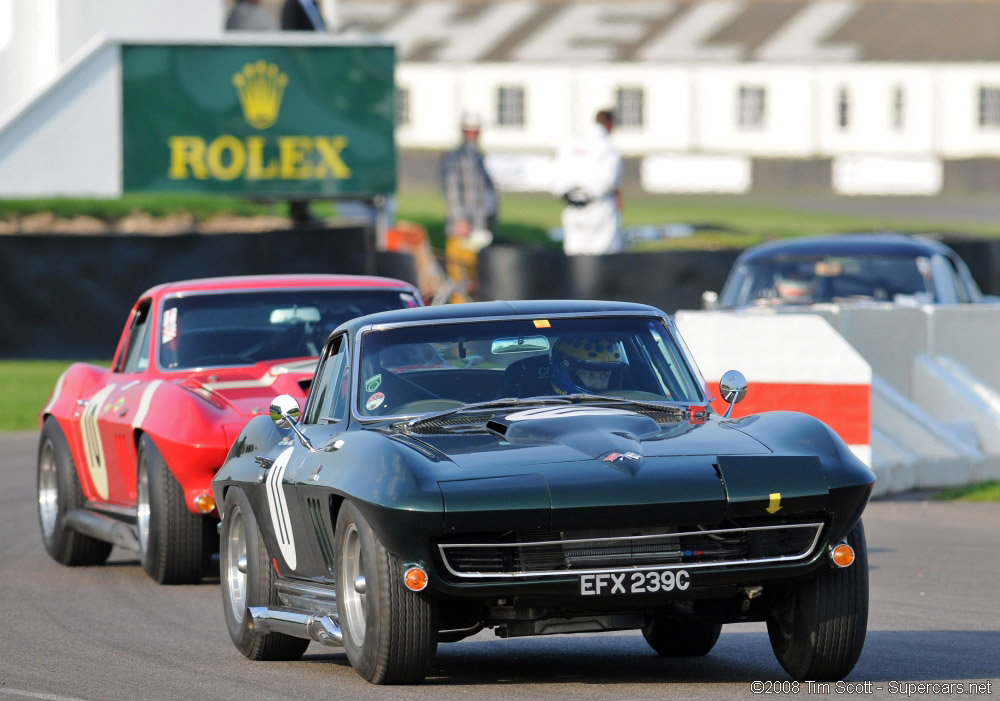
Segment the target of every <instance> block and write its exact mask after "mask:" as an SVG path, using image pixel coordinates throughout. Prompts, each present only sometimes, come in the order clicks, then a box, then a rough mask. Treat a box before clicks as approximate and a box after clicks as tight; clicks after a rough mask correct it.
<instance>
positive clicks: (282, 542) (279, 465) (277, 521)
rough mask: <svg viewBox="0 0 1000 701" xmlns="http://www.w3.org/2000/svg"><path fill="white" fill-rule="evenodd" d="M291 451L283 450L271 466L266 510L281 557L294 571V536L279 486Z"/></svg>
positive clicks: (286, 504) (283, 492)
mask: <svg viewBox="0 0 1000 701" xmlns="http://www.w3.org/2000/svg"><path fill="white" fill-rule="evenodd" d="M292 451H293V449H292V448H287V449H285V451H284V452H282V453H281V455H279V456H278V457H277V459H276V460H275V461H274V464H273V465H271V471H270V472H269V473H268V475H267V508H268V509H270V510H271V525H272V526H274V536H275V538H277V540H278V548H279V549H280V550H281V557H282V558H283V559H284V560H285V563H286V564H287V565H288V566H289V567H290V568H292V569H293V570H294V569H295V561H296V559H295V536H293V535H292V519H291V518H290V517H289V515H288V502H287V501H286V500H285V490H284V488H283V487H282V486H281V483H282V480H283V479H284V477H285V469H286V468H287V467H288V460H289V459H290V458H291V457H292Z"/></svg>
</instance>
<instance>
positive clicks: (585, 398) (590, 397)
mask: <svg viewBox="0 0 1000 701" xmlns="http://www.w3.org/2000/svg"><path fill="white" fill-rule="evenodd" d="M566 399H568V400H569V401H571V402H579V403H590V402H595V403H600V404H629V405H632V406H640V407H644V408H646V409H654V410H656V411H664V412H667V413H670V414H678V415H683V414H686V413H687V411H685V410H684V409H682V408H681V407H679V406H674V405H672V404H666V405H664V404H656V403H654V402H644V401H642V400H641V399H626V398H625V397H606V396H604V395H602V394H581V393H578V394H568V395H566ZM664 401H666V400H664Z"/></svg>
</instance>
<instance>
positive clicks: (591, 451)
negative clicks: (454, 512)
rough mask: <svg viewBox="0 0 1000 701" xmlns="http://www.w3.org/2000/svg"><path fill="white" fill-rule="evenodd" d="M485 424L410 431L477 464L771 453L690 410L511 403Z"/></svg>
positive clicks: (458, 461) (451, 456) (465, 464)
mask: <svg viewBox="0 0 1000 701" xmlns="http://www.w3.org/2000/svg"><path fill="white" fill-rule="evenodd" d="M483 429H484V430H478V431H474V432H466V431H461V432H458V431H451V430H445V431H441V432H434V433H430V432H426V433H419V434H414V435H413V438H415V439H417V440H419V441H420V442H422V443H424V444H425V445H427V446H429V447H432V448H433V449H434V450H435V451H438V452H439V453H440V454H441V456H442V457H445V458H446V459H448V460H450V461H451V462H453V463H454V464H455V465H456V466H457V467H459V468H461V469H466V470H475V471H483V470H496V469H503V468H505V467H508V466H512V465H518V466H525V465H544V464H549V463H563V462H575V461H583V460H605V459H607V458H608V456H610V455H613V454H620V455H622V456H624V455H626V454H631V456H637V458H636V459H641V458H646V457H664V456H672V455H709V456H716V455H754V454H767V453H770V450H769V449H768V448H767V446H765V445H764V444H762V443H761V442H760V441H758V440H756V439H754V438H752V437H750V436H749V435H747V434H746V433H743V432H742V431H740V430H738V429H737V428H735V426H734V425H733V424H731V423H728V422H724V421H717V420H706V419H704V418H698V417H691V416H689V415H687V414H685V415H684V417H683V418H679V419H676V420H674V419H671V420H669V421H666V422H658V421H656V420H654V419H653V418H651V417H650V416H646V415H644V414H639V413H636V412H632V411H627V410H623V409H617V408H606V407H579V406H572V407H559V408H555V409H552V408H547V409H539V410H529V411H516V412H511V413H509V414H507V415H505V416H497V417H494V418H493V419H491V420H490V421H488V422H486V423H485V425H484V426H483ZM631 456H630V457H629V458H628V459H633V458H632V457H631ZM609 462H610V461H609Z"/></svg>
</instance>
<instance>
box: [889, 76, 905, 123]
mask: <svg viewBox="0 0 1000 701" xmlns="http://www.w3.org/2000/svg"><path fill="white" fill-rule="evenodd" d="M905 108H906V92H905V91H904V90H903V86H902V85H897V86H896V87H895V88H893V90H892V128H893V129H894V130H895V131H903V125H904V122H903V114H904V112H905Z"/></svg>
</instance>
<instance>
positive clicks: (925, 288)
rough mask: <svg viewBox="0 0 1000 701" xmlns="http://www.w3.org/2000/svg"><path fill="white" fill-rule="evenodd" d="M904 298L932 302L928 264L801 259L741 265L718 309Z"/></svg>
mask: <svg viewBox="0 0 1000 701" xmlns="http://www.w3.org/2000/svg"><path fill="white" fill-rule="evenodd" d="M900 297H905V298H911V299H914V300H915V301H918V302H932V301H933V300H934V283H933V279H932V274H931V263H930V260H928V259H927V258H923V257H905V258H904V257H900V256H802V257H795V258H781V259H778V260H762V261H753V262H751V263H745V264H742V265H740V266H739V267H738V268H737V269H736V270H735V271H734V273H733V275H732V277H731V278H730V280H729V282H727V283H726V287H725V289H724V290H723V292H722V298H721V300H720V306H722V307H724V308H728V307H740V306H748V305H778V304H814V303H816V302H839V301H845V300H858V299H870V300H878V301H886V302H892V301H896V300H897V299H899V298H900Z"/></svg>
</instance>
